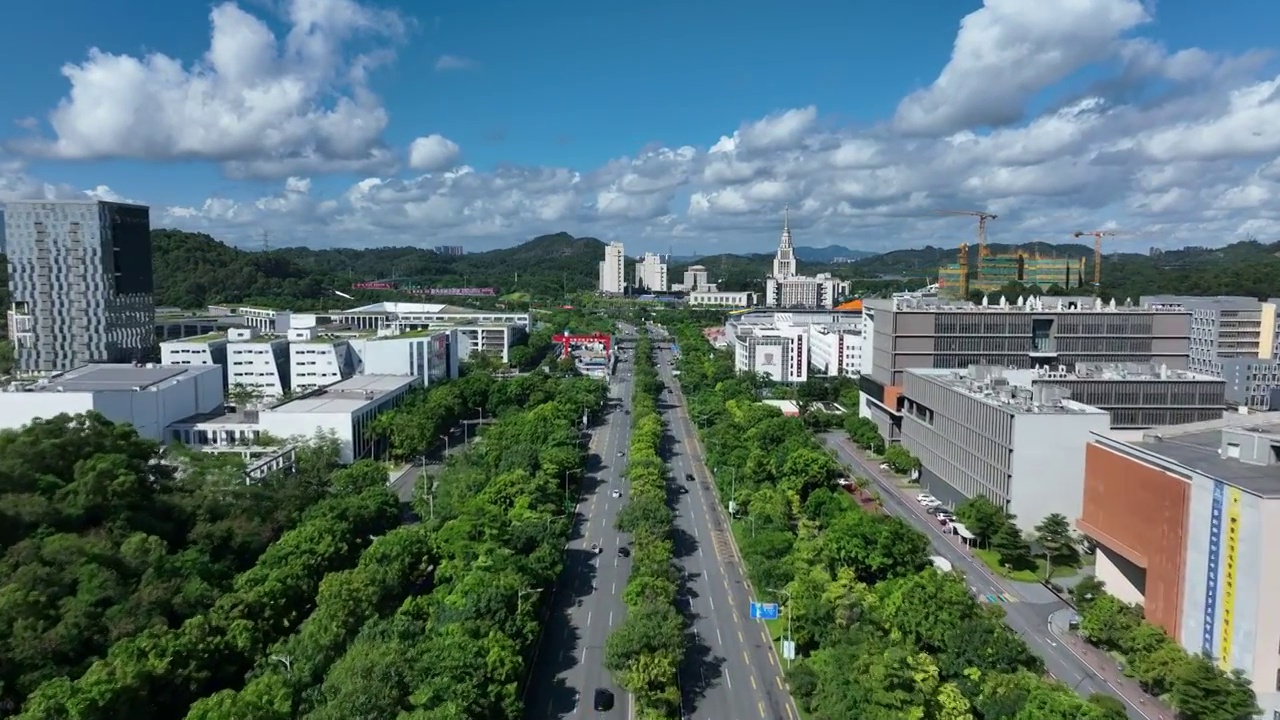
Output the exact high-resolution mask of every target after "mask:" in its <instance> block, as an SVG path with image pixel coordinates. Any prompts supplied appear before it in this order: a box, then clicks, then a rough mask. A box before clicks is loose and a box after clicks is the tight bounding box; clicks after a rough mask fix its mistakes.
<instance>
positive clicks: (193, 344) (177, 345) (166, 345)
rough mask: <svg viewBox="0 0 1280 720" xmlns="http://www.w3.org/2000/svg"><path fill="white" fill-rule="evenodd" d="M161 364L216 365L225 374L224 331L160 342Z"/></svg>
mask: <svg viewBox="0 0 1280 720" xmlns="http://www.w3.org/2000/svg"><path fill="white" fill-rule="evenodd" d="M160 364H161V365H205V366H210V365H216V366H218V368H219V370H220V371H221V372H222V375H223V381H224V382H225V381H226V374H227V370H226V367H227V336H226V333H208V334H205V335H196V336H194V337H185V338H181V339H179V340H167V341H165V342H162V343H160Z"/></svg>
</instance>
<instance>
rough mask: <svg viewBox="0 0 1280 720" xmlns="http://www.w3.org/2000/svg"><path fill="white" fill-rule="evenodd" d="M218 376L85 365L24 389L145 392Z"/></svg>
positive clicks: (169, 368)
mask: <svg viewBox="0 0 1280 720" xmlns="http://www.w3.org/2000/svg"><path fill="white" fill-rule="evenodd" d="M204 372H219V373H221V372H222V370H221V368H219V367H218V366H216V365H183V366H176V365H153V366H147V365H141V366H139V365H127V364H120V365H115V364H106V363H103V364H95V365H84V366H82V367H78V368H76V369H75V370H69V371H67V372H65V373H62V374H61V375H56V376H54V377H51V378H49V379H48V381H47V382H44V383H36V384H32V385H24V386H22V387H21V390H22V391H25V392H104V391H110V390H148V389H150V388H153V387H157V386H163V385H172V384H174V383H176V382H178V381H179V380H180V379H181V378H182V377H184V376H188V377H189V376H193V375H198V374H200V373H204Z"/></svg>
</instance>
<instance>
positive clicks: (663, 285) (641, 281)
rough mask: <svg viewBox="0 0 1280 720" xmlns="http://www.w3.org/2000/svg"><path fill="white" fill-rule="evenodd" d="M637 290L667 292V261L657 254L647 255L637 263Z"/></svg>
mask: <svg viewBox="0 0 1280 720" xmlns="http://www.w3.org/2000/svg"><path fill="white" fill-rule="evenodd" d="M636 288H637V289H641V290H647V291H649V292H667V290H668V282H667V261H666V260H665V259H663V257H662V256H661V255H659V254H657V253H645V254H644V257H642V258H640V261H639V262H637V263H636Z"/></svg>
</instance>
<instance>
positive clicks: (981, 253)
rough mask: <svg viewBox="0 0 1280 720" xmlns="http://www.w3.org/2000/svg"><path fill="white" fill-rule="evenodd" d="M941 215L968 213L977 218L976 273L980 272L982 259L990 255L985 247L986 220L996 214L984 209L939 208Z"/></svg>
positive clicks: (991, 218) (995, 216)
mask: <svg viewBox="0 0 1280 720" xmlns="http://www.w3.org/2000/svg"><path fill="white" fill-rule="evenodd" d="M938 213H939V214H941V215H968V216H970V217H976V218H978V273H979V274H981V273H982V260H983V258H987V257H990V256H991V251H990V250H988V249H987V221H988V220H995V219H996V218H997V217H999V216H998V215H996V214H994V213H989V212H986V211H984V210H939V211H938Z"/></svg>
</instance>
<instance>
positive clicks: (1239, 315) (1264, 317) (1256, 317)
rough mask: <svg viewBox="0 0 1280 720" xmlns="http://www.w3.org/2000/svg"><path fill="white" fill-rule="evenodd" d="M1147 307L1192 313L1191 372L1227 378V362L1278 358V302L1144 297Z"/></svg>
mask: <svg viewBox="0 0 1280 720" xmlns="http://www.w3.org/2000/svg"><path fill="white" fill-rule="evenodd" d="M1139 304H1141V305H1142V306H1143V307H1161V308H1181V309H1184V310H1190V311H1191V358H1190V362H1189V364H1188V367H1187V369H1189V370H1192V371H1194V372H1198V373H1203V374H1205V375H1212V376H1214V377H1223V363H1224V362H1227V361H1231V360H1247V359H1254V360H1256V359H1259V358H1261V359H1264V360H1266V359H1274V358H1276V357H1278V356H1280V348H1278V347H1277V346H1276V340H1277V337H1276V302H1275V301H1274V300H1268V301H1267V302H1262V301H1260V300H1258V299H1256V298H1252V297H1240V296H1230V295H1219V296H1216V297H1200V296H1196V295H1144V296H1142V298H1140V301H1139Z"/></svg>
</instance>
